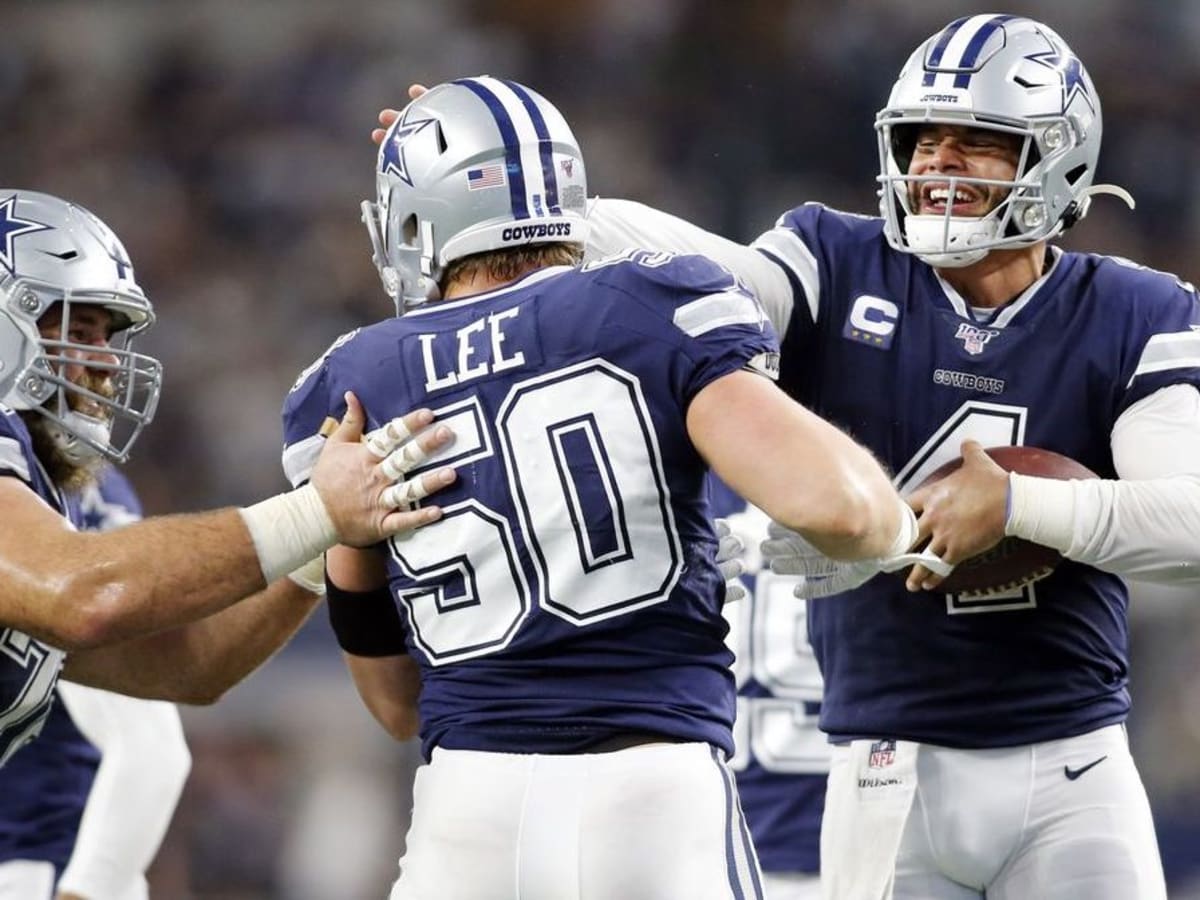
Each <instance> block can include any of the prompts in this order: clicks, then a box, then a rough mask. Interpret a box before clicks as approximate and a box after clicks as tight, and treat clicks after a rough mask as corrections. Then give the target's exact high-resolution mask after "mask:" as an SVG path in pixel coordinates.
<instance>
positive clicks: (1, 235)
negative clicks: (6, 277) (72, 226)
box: [0, 194, 51, 275]
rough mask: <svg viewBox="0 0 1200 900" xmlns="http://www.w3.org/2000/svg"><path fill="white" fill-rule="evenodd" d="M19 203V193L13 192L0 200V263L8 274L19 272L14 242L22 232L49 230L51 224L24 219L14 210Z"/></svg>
mask: <svg viewBox="0 0 1200 900" xmlns="http://www.w3.org/2000/svg"><path fill="white" fill-rule="evenodd" d="M16 205H17V195H16V194H13V195H12V196H11V197H9V198H8V199H7V200H4V201H0V265H2V266H4V268H6V269H8V274H10V275H16V274H17V260H16V257H15V255H14V254H15V247H14V246H13V242H14V241H15V240H16V238H17V237H19V236H20V235H22V234H30V233H32V232H34V231H49V230H50V227H51V226H49V225H43V224H42V223H41V222H34V221H33V220H31V219H22V218H21V217H19V216H17V215H16V214H15V212H14V207H15V206H16Z"/></svg>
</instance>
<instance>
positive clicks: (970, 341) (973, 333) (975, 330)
mask: <svg viewBox="0 0 1200 900" xmlns="http://www.w3.org/2000/svg"><path fill="white" fill-rule="evenodd" d="M999 333H1000V332H998V331H992V330H991V329H990V328H979V327H978V326H976V325H971V324H970V323H969V322H963V323H961V324H960V325H959V326H958V331H956V332H955V333H954V337H955V338H956V339H957V340H960V341H962V342H963V347H964V349H966V351H967V352H968V353H970V354H971V355H972V356H978V355H979V354H980V353H982V352H983V348H984V347H986V346H987V343H988V341H990V340H991V339H992V338H994V337H995V336H996V335H998V334H999Z"/></svg>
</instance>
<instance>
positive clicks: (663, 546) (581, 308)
mask: <svg viewBox="0 0 1200 900" xmlns="http://www.w3.org/2000/svg"><path fill="white" fill-rule="evenodd" d="M776 352H777V342H776V339H775V336H774V333H773V331H772V330H771V327H770V324H769V323H767V322H766V320H765V318H764V317H763V315H762V312H761V310H760V309H759V307H758V305H757V303H756V302H755V301H754V299H753V298H752V297H751V296H750V295H749V294H747V293H745V292H744V291H743V290H742V289H741V288H740V287H738V286H737V284H736V283H735V281H734V280H733V278H732V276H730V275H729V273H728V272H726V271H725V270H724V269H721V268H720V267H718V266H716V265H715V264H714V263H711V262H709V261H708V260H705V259H703V258H700V257H673V256H671V255H668V254H649V253H643V252H638V253H636V254H629V255H628V256H627V257H622V258H617V259H613V260H605V261H601V262H598V263H593V264H590V265H588V266H585V267H584V268H583V269H566V268H553V269H544V270H541V271H539V272H536V273H534V274H533V275H531V276H528V277H526V278H524V279H522V280H521V281H519V282H517V283H515V284H513V285H509V286H508V287H505V288H503V289H500V290H497V291H493V292H489V293H486V294H481V295H477V296H474V297H470V298H466V299H463V300H454V301H446V302H440V303H436V304H431V305H429V306H428V307H423V308H421V309H420V310H419V311H417V312H412V313H408V314H406V315H405V316H403V317H402V318H399V319H392V320H388V321H385V322H382V323H380V324H377V325H374V326H372V327H370V328H364V329H361V330H359V331H357V332H354V333H352V334H351V335H348V336H346V337H344V338H343V339H340V340H339V341H338V342H337V343H335V345H334V347H333V348H331V349H330V351H329V352H328V353H327V354H326V355H325V356H324V357H323V358H322V359H321V360H319V361H318V363H316V364H315V365H314V366H312V367H310V369H309V370H307V371H306V372H305V373H304V374H303V375H302V376H301V379H300V381H299V382H298V384H297V386H296V387H295V388H294V389H293V391H292V393H291V395H290V396H289V397H288V399H287V402H286V406H285V409H284V431H285V440H286V443H287V447H286V448H285V451H284V460H285V468H286V469H287V470H288V472H289V477H291V478H292V479H293V481H296V480H301V479H302V478H303V477H305V475H306V474H307V473H306V469H305V465H306V463H305V462H304V460H305V459H306V458H307V456H308V455H309V454H310V451H311V449H312V446H313V445H312V440H311V438H312V435H313V433H314V432H315V430H316V429H317V427H318V426H319V424H320V422H321V421H322V420H323V419H324V417H325V416H326V415H333V416H335V417H336V416H340V415H341V413H342V410H343V409H344V403H343V402H342V400H341V398H342V396H343V393H344V392H345V391H346V390H348V389H349V390H353V391H354V392H355V393H356V394H357V396H358V397H359V399H360V400H361V401H362V402H363V405H364V407H365V408H366V410H367V412H368V416H369V419H370V422H371V423H372V425H378V424H380V423H382V422H385V421H387V420H388V419H390V418H392V417H393V416H397V415H401V414H403V413H406V412H408V411H410V410H412V409H416V408H418V407H421V406H430V407H431V408H433V409H434V410H435V412H436V413H437V416H438V419H439V421H444V422H446V423H447V424H449V425H450V427H451V428H452V429H453V431H454V432H455V435H456V440H455V442H454V444H453V446H452V447H451V448H449V450H448V451H446V452H444V453H443V454H441V455H440V456H439V458H438V459H437V460H436V464H439V465H440V464H452V465H454V466H456V467H457V469H458V473H459V480H458V482H457V483H456V484H455V485H453V486H451V487H450V488H448V489H446V490H443V491H441V492H440V493H438V495H437V496H436V498H435V499H436V502H437V504H438V505H439V506H441V507H442V508H443V510H444V511H445V515H444V518H443V519H442V520H440V521H439V522H437V523H436V524H434V525H432V526H429V527H426V528H422V529H420V530H418V531H416V532H413V533H411V534H406V535H404V536H402V537H400V538H398V539H396V540H393V541H392V542H390V544H389V547H388V575H389V580H390V584H391V588H392V591H393V593H394V595H395V597H396V598H397V601H398V603H399V605H400V609H401V613H402V617H403V619H404V621H405V625H406V632H407V633H406V639H407V645H408V648H409V652H410V653H411V654H412V656H413V657H414V658H415V659H416V660H417V661H418V663H419V664H420V666H421V670H422V691H421V699H420V710H421V724H422V741H423V746H424V750H425V752H426V754H428V753H429V752H430V751H431V749H432V748H433V747H434V746H442V747H447V748H459V749H477V750H492V751H501V752H547V753H553V752H577V751H582V750H586V749H587V748H588V747H589V746H592V745H594V744H595V743H597V742H598V741H601V740H604V739H605V738H606V737H608V736H611V735H612V734H614V733H619V732H629V731H641V732H653V733H659V734H664V735H670V736H674V737H677V738H680V739H684V740H696V741H707V742H709V743H712V744H714V745H717V746H719V747H721V748H723V749H724V750H725V751H726V752H727V753H728V752H732V749H733V747H732V737H731V734H730V724H731V722H732V719H733V712H734V691H733V683H732V677H731V675H730V672H729V668H728V667H729V663H730V653H729V651H728V650H727V649H726V647H725V644H724V638H725V632H726V625H725V622H724V619H723V618H722V616H721V602H722V599H723V595H724V591H723V587H722V582H721V578H720V575H719V573H718V571H717V568H716V564H715V563H714V555H715V547H716V539H715V535H714V533H713V530H712V525H711V522H710V520H709V517H708V506H707V502H706V496H705V474H706V467H705V465H704V463H703V461H702V460H701V459H700V457H699V456H698V455H697V453H696V451H695V449H694V448H693V447H692V445H691V443H690V441H689V439H688V435H687V430H686V427H685V414H686V411H687V407H688V404H689V402H690V401H691V399H692V397H693V396H695V394H696V393H697V392H698V391H700V390H701V389H702V388H704V387H705V386H706V385H707V384H709V383H710V382H711V381H713V380H714V379H717V378H719V377H721V376H723V375H726V374H728V373H730V372H733V371H735V370H738V369H741V368H743V367H745V366H747V365H748V364H750V363H752V361H755V360H761V359H769V360H771V361H772V362H773V360H774V354H775V353H776ZM433 464H435V463H431V464H430V465H433ZM410 477H411V476H410Z"/></svg>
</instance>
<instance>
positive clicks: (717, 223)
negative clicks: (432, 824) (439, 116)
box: [0, 0, 1200, 900]
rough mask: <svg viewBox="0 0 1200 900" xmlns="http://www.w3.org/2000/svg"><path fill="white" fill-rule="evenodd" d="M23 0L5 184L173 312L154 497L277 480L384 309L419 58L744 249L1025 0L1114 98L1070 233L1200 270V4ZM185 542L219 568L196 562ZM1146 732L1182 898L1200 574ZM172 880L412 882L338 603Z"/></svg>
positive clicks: (1149, 617) (597, 188) (177, 497)
mask: <svg viewBox="0 0 1200 900" xmlns="http://www.w3.org/2000/svg"><path fill="white" fill-rule="evenodd" d="M994 6H999V4H992V3H991V2H988V3H986V4H985V3H980V2H976V0H970V2H964V0H912V2H902V0H841V2H839V3H836V4H835V3H829V2H826V0H819V2H818V0H792V2H788V0H740V2H726V3H716V2H711V0H710V2H703V0H647V2H637V3H635V2H631V0H554V2H547V0H506V2H488V0H438V2H423V0H390V2H375V0H340V2H337V3H329V2H323V0H289V2H267V0H187V2H182V0H180V2H172V0H157V2H154V0H74V2H60V0H37V2H33V0H3V2H0V14H2V16H3V21H4V36H5V42H4V48H5V52H4V53H3V54H2V55H0V125H2V128H0V134H2V135H3V139H2V140H0V173H2V174H0V183H4V184H8V185H11V186H19V187H24V188H32V189H38V190H44V191H48V192H51V193H55V194H60V195H63V196H66V197H68V198H71V199H73V200H76V201H78V202H80V203H82V204H83V205H85V206H87V207H89V208H90V209H92V210H93V211H94V212H96V213H97V214H98V215H100V216H101V217H102V218H103V219H105V220H106V221H107V222H108V223H109V224H111V225H112V226H113V227H114V228H115V229H116V231H117V232H118V234H120V235H121V236H122V238H123V239H124V241H125V244H126V246H127V248H128V250H129V252H130V254H131V256H132V259H133V262H134V265H135V267H136V270H137V273H138V276H139V280H140V281H141V283H142V285H143V287H145V288H146V290H147V292H148V293H149V295H150V297H151V298H152V300H153V301H154V303H155V305H156V307H157V309H158V311H159V324H158V325H157V326H156V327H155V328H154V330H153V332H152V333H151V334H150V335H149V336H148V338H147V340H146V342H145V345H146V347H147V348H148V349H149V350H150V352H153V353H155V354H156V355H158V356H160V357H161V358H162V359H163V361H164V362H165V364H166V370H167V378H166V386H165V390H164V394H163V402H162V404H161V406H160V411H159V416H158V420H157V421H156V423H155V424H154V425H153V426H152V427H151V428H150V429H149V430H148V431H147V432H146V433H145V434H144V435H143V437H142V438H141V441H140V443H139V445H138V447H137V448H136V449H135V458H134V460H133V461H132V463H131V465H130V471H131V474H132V476H133V478H134V481H135V482H136V484H137V485H138V487H139V488H140V490H141V492H142V495H143V499H144V501H145V505H146V507H147V509H148V511H150V512H155V513H158V512H168V511H179V510H188V509H198V508H204V507H210V506H216V505H222V504H228V503H241V502H246V501H249V500H252V499H256V498H258V497H259V496H262V495H266V494H268V493H271V492H274V491H276V490H278V489H280V488H282V487H283V486H284V481H283V478H282V474H281V471H280V468H279V462H278V460H279V450H280V429H279V408H280V404H281V401H282V399H283V396H284V394H285V393H286V391H287V390H288V388H289V386H290V385H291V383H292V381H293V379H294V378H295V376H296V374H297V373H298V372H299V371H300V370H301V369H302V368H303V367H304V366H305V365H306V364H307V363H308V362H310V361H311V360H312V359H313V358H315V357H316V356H317V355H318V354H319V353H320V352H321V351H322V350H323V349H324V348H325V347H326V346H327V345H328V344H329V343H330V341H331V340H332V339H333V338H334V337H335V336H337V335H338V334H340V333H342V332H344V331H347V330H349V329H350V328H352V327H354V326H355V325H357V324H360V323H362V322H364V321H367V320H371V319H375V318H380V317H382V316H385V315H387V314H389V313H390V311H391V306H390V302H389V301H388V299H387V298H386V297H385V296H384V294H383V293H382V291H381V288H380V285H379V282H378V279H377V276H376V273H375V270H374V268H373V266H372V265H371V262H370V259H369V251H368V243H367V238H366V233H365V231H364V230H363V228H362V225H361V224H360V222H359V211H358V203H359V201H360V200H362V199H364V198H366V197H368V196H369V195H370V194H371V193H372V192H373V189H374V181H373V162H374V147H373V146H372V145H371V143H370V141H369V137H368V135H369V131H370V129H371V127H372V125H373V124H374V119H375V115H376V112H377V110H378V109H379V108H380V107H382V106H385V105H396V106H398V105H401V104H402V103H403V102H404V100H405V88H406V87H407V85H408V84H409V83H410V82H412V81H415V80H421V81H425V82H427V83H431V84H432V83H436V82H438V81H441V80H445V79H448V78H452V77H455V76H459V75H471V74H481V73H487V74H492V75H497V76H502V77H510V78H515V79H518V80H520V81H523V82H525V83H527V84H530V85H531V86H533V87H535V88H537V89H538V90H540V91H541V92H542V93H544V94H546V95H547V96H548V97H549V98H550V99H551V100H552V101H553V102H554V103H556V104H557V105H558V106H559V107H560V108H561V109H562V110H563V111H564V112H565V113H566V115H567V116H568V118H569V119H570V121H571V122H572V123H573V124H574V127H575V130H576V135H577V137H578V138H579V140H580V142H581V144H582V146H583V148H584V153H585V155H586V158H587V160H588V174H589V180H590V182H591V187H592V192H593V193H596V194H599V195H602V196H604V195H607V196H619V197H629V198H633V199H639V200H642V201H645V202H648V203H651V204H655V205H657V206H660V207H662V208H665V209H667V210H669V211H672V212H675V213H678V214H681V215H683V216H685V217H688V218H690V219H692V220H693V221H696V222H698V223H700V224H702V225H704V226H706V227H709V228H711V229H713V230H716V231H719V232H721V233H723V234H725V235H728V236H730V237H734V238H737V239H739V240H748V239H750V238H753V237H754V236H756V235H757V234H758V233H760V232H761V231H763V230H764V229H766V228H767V227H769V226H770V225H771V224H772V223H773V221H774V219H775V217H776V216H777V215H779V214H780V213H782V212H783V211H784V210H786V209H788V208H790V207H791V206H794V205H796V204H798V203H800V202H802V201H805V200H820V201H823V202H826V203H829V204H832V205H836V206H839V207H841V208H844V209H849V210H854V211H859V212H864V213H871V212H874V211H875V208H876V206H875V204H876V200H875V183H874V176H875V174H876V169H877V161H876V149H875V135H874V132H873V130H872V121H873V116H874V113H875V111H876V110H877V109H878V108H879V107H881V106H882V105H883V103H884V101H885V100H886V98H887V94H888V91H889V89H890V86H891V83H892V80H893V79H894V77H895V75H896V73H897V72H898V71H899V68H900V66H901V64H902V63H903V62H904V60H905V59H906V58H907V56H908V54H909V53H910V52H911V50H912V49H913V48H914V47H915V46H916V44H917V43H918V42H919V41H920V40H921V39H922V38H924V37H925V36H926V35H927V34H929V33H931V32H933V31H934V30H935V29H937V28H940V27H941V26H942V25H943V24H944V23H945V22H947V21H949V20H950V19H952V18H955V17H957V16H959V15H964V14H967V13H972V12H987V11H1004V12H1015V13H1025V14H1029V15H1032V16H1034V17H1036V18H1040V19H1042V20H1043V21H1046V22H1047V23H1049V24H1051V25H1052V26H1053V27H1055V28H1056V29H1057V30H1058V31H1059V32H1060V33H1061V34H1062V35H1063V36H1064V37H1065V38H1066V39H1067V40H1068V42H1069V43H1070V44H1071V45H1072V47H1073V48H1074V50H1075V51H1076V53H1077V54H1078V55H1079V56H1080V57H1081V58H1082V59H1083V61H1084V63H1085V65H1086V66H1087V67H1088V69H1089V70H1090V72H1091V74H1092V77H1093V79H1094V81H1095V83H1096V85H1097V87H1098V90H1099V92H1100V95H1101V97H1102V100H1103V104H1104V139H1103V151H1102V154H1101V164H1100V178H1099V180H1100V181H1108V182H1115V183H1118V184H1121V185H1123V186H1124V187H1126V188H1128V189H1129V190H1130V191H1131V192H1132V193H1133V194H1134V196H1135V197H1136V198H1137V202H1138V206H1137V210H1136V212H1132V213H1131V212H1128V211H1126V210H1125V209H1124V208H1123V206H1122V205H1121V204H1120V203H1119V202H1118V201H1115V200H1108V199H1105V198H1101V199H1099V200H1098V201H1097V202H1096V203H1095V204H1094V206H1093V212H1092V215H1091V216H1090V217H1089V219H1088V220H1087V221H1085V222H1084V223H1083V224H1082V225H1080V226H1079V227H1078V228H1077V229H1076V230H1075V231H1074V232H1072V234H1070V235H1069V236H1068V238H1067V240H1066V241H1065V242H1064V243H1065V244H1066V245H1067V246H1069V247H1072V248H1075V249H1086V250H1094V251H1097V252H1103V253H1111V254H1115V255H1120V256H1126V257H1130V258H1132V259H1135V260H1137V261H1138V262H1141V263H1144V264H1146V265H1149V266H1151V267H1154V268H1159V269H1166V270H1169V271H1173V272H1176V273H1177V274H1179V275H1180V276H1182V277H1183V278H1185V279H1189V280H1195V279H1196V278H1200V260H1198V258H1197V250H1198V249H1200V166H1198V163H1200V155H1198V153H1197V151H1196V149H1195V148H1196V147H1197V146H1200V117H1198V116H1197V115H1196V112H1195V104H1196V99H1197V98H1200V54H1197V53H1196V50H1195V48H1196V46H1198V45H1200V3H1196V2H1195V0H1143V2H1138V3H1133V2H1129V0H1042V2H1028V0H1014V2H1010V3H1008V5H1007V7H1006V8H1004V9H994V8H993V7H994ZM196 564H197V565H204V564H205V560H204V559H202V558H198V559H197V560H196ZM1134 621H1135V630H1134V637H1133V676H1134V693H1135V711H1134V716H1133V718H1132V720H1131V722H1130V732H1131V736H1132V740H1133V742H1134V747H1135V753H1136V755H1137V756H1138V758H1139V760H1140V764H1141V769H1142V774H1143V777H1144V779H1145V780H1146V782H1147V786H1148V788H1149V790H1150V792H1151V795H1152V801H1153V804H1154V807H1155V813H1156V819H1157V822H1158V827H1159V832H1160V839H1161V843H1162V846H1163V852H1164V855H1165V860H1166V865H1167V870H1168V875H1169V880H1170V882H1171V884H1172V896H1173V897H1200V687H1198V685H1200V595H1198V594H1197V592H1195V591H1193V592H1189V593H1184V592H1174V593H1172V592H1166V591H1149V590H1147V591H1141V590H1139V592H1138V596H1137V597H1136V598H1135V613H1134ZM185 723H186V726H187V729H188V733H189V738H190V741H191V744H192V748H193V752H194V754H195V768H194V771H193V774H192V777H191V781H190V784H189V786H188V789H187V791H186V793H185V797H184V800H183V803H182V805H181V807H180V811H179V814H178V816H177V817H176V820H175V823H174V825H173V826H172V829H171V832H170V834H169V836H168V839H167V842H166V845H165V846H164V848H163V851H162V853H161V854H160V857H159V859H158V861H157V862H156V864H155V867H154V869H153V870H152V884H153V886H154V889H155V890H154V896H155V897H160V898H166V900H188V898H195V900H268V898H270V900H275V898H286V900H360V898H362V900H366V898H379V897H382V896H384V895H385V891H386V886H387V885H388V884H390V882H391V880H392V879H393V878H394V876H395V871H396V870H395V863H396V858H397V857H398V855H399V852H400V848H401V846H402V842H403V835H404V830H405V828H406V825H407V811H408V808H409V803H410V794H409V790H410V784H409V782H410V778H411V773H412V769H413V767H414V766H415V764H416V762H417V759H418V754H417V751H416V748H415V747H414V746H412V745H397V744H395V743H393V742H391V741H390V740H389V739H387V738H386V737H384V736H383V734H382V732H381V731H379V730H378V729H376V728H375V727H374V725H373V723H372V722H371V721H370V720H369V718H368V716H367V714H366V713H365V712H364V711H363V710H362V709H361V706H360V704H359V702H358V699H357V697H356V696H355V694H354V691H353V687H352V685H351V684H350V682H349V679H348V677H347V676H346V675H345V674H344V672H343V670H342V667H341V662H340V658H339V656H338V654H337V652H336V648H335V645H334V643H333V640H332V637H331V636H330V634H329V631H328V626H327V623H326V621H325V619H324V614H323V613H321V612H319V613H318V614H317V616H316V617H315V618H314V619H313V621H312V622H310V624H309V625H308V626H307V627H306V628H305V630H304V632H302V634H301V635H300V637H299V638H298V639H297V641H296V642H295V643H294V644H293V645H292V646H291V647H289V648H288V649H287V650H285V651H284V652H283V653H282V654H281V655H280V656H279V657H277V658H276V659H275V660H273V661H272V662H271V663H270V664H269V665H268V666H267V667H266V668H264V669H263V670H262V671H260V672H259V673H257V674H256V675H254V676H252V677H251V678H250V680H249V681H247V682H246V683H245V684H243V685H242V686H240V687H238V688H237V689H235V690H234V691H233V692H231V693H230V694H229V695H228V696H227V697H226V698H225V699H224V700H222V701H221V702H220V703H219V704H217V705H216V706H215V707H212V708H207V709H202V710H185Z"/></svg>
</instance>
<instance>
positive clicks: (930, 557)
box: [762, 505, 954, 599]
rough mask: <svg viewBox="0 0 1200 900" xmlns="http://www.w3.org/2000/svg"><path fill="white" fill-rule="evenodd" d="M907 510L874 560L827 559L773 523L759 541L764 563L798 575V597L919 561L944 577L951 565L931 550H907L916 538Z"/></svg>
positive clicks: (777, 570) (830, 591) (815, 594)
mask: <svg viewBox="0 0 1200 900" xmlns="http://www.w3.org/2000/svg"><path fill="white" fill-rule="evenodd" d="M904 508H905V509H906V510H908V515H907V516H906V517H905V521H904V523H903V524H902V525H901V528H900V533H899V534H897V536H896V542H895V543H894V544H893V547H892V549H893V551H894V552H892V553H889V554H888V555H887V556H878V557H875V558H873V559H856V560H839V559H830V558H829V557H828V556H826V555H825V554H824V553H822V552H821V551H820V550H818V549H817V548H816V547H814V546H813V545H812V544H810V543H809V542H808V541H806V540H805V539H804V538H803V537H801V536H800V535H799V534H798V533H797V532H795V531H792V530H791V529H790V528H785V527H784V526H782V525H780V524H779V523H778V522H772V523H771V524H770V525H769V526H768V528H767V539H766V540H765V541H763V542H762V555H763V562H764V564H768V565H770V567H771V571H772V572H774V573H776V574H777V575H800V576H802V580H801V581H800V583H799V584H798V585H796V589H795V590H794V591H793V593H794V594H795V595H796V596H797V597H801V598H804V599H812V598H815V597H828V596H829V595H830V594H840V593H842V592H843V591H849V590H852V589H853V588H856V587H858V586H859V585H862V584H865V583H866V582H868V581H870V580H871V579H872V578H874V577H875V576H876V575H878V574H879V573H880V572H896V571H899V570H900V569H906V568H908V567H909V566H912V565H916V564H917V563H920V564H921V565H923V566H925V568H927V569H929V570H930V571H931V572H937V573H938V574H939V575H941V576H942V577H943V578H944V577H945V576H947V575H949V574H950V573H951V572H952V571H953V570H954V566H952V565H948V564H946V563H944V562H942V560H941V558H940V557H939V556H937V555H936V554H934V553H930V552H929V551H924V552H922V553H911V552H908V547H909V546H910V545H911V544H912V543H913V541H914V540H915V539H916V533H917V528H916V517H915V516H914V515H913V512H912V510H911V509H909V508H908V506H907V505H905V507H904Z"/></svg>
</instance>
